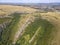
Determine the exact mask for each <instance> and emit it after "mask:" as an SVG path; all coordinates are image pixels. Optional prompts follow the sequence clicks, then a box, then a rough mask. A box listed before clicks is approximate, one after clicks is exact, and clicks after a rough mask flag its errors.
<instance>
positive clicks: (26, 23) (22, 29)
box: [12, 16, 33, 44]
mask: <svg viewBox="0 0 60 45" xmlns="http://www.w3.org/2000/svg"><path fill="white" fill-rule="evenodd" d="M32 19H33V18H32V17H31V16H29V17H28V18H27V19H26V21H25V23H24V24H22V26H21V27H20V28H19V30H18V31H17V32H16V34H15V38H14V41H13V43H12V44H15V43H16V41H17V39H18V38H19V37H21V36H22V34H23V33H24V31H25V28H26V27H27V26H28V25H29V24H30V23H31V22H32Z"/></svg>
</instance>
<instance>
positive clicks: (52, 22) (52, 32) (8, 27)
mask: <svg viewBox="0 0 60 45" xmlns="http://www.w3.org/2000/svg"><path fill="white" fill-rule="evenodd" d="M0 6H1V7H0V11H1V12H0V22H1V23H0V24H1V26H0V28H1V27H2V26H3V28H2V29H0V45H60V43H59V42H60V41H59V40H60V36H59V34H60V13H59V12H43V13H41V12H38V10H36V9H33V8H29V7H22V6H10V5H0ZM36 11H37V12H36ZM3 24H4V25H5V27H4V25H3Z"/></svg>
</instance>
